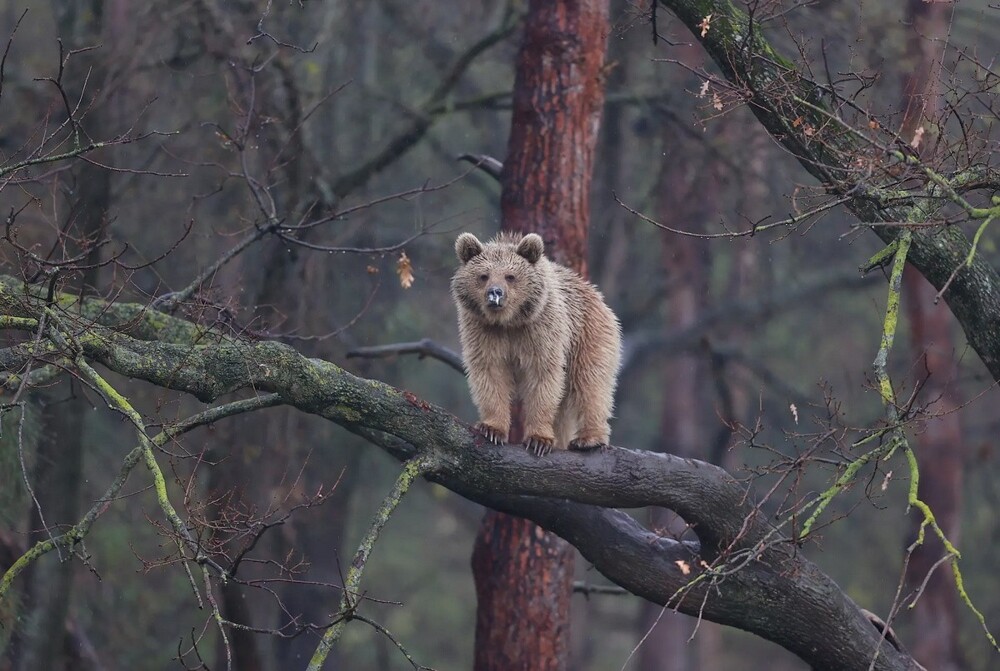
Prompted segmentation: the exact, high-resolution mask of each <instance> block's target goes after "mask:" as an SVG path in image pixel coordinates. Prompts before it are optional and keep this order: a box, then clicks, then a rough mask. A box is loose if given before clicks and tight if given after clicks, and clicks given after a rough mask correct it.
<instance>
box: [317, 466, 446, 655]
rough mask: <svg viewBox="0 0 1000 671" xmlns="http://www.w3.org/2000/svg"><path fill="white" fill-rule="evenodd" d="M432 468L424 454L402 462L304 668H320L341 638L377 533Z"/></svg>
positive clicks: (359, 597)
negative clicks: (330, 618)
mask: <svg viewBox="0 0 1000 671" xmlns="http://www.w3.org/2000/svg"><path fill="white" fill-rule="evenodd" d="M432 467H433V463H432V462H431V461H430V460H428V459H427V458H425V457H417V458H415V459H411V460H410V461H407V462H406V463H405V464H403V471H402V472H401V473H400V474H399V477H398V478H396V483H395V484H394V485H393V487H392V489H391V490H390V491H389V493H388V494H387V495H386V497H385V499H384V500H383V501H382V505H380V506H379V508H378V510H377V511H376V512H375V517H374V519H373V520H372V523H371V525H370V526H369V527H368V532H367V533H366V534H365V537H364V538H362V539H361V544H360V545H359V546H358V551H357V552H356V553H355V554H354V560H353V561H352V562H351V567H350V568H349V569H348V571H347V578H346V579H345V580H344V593H343V596H342V597H341V599H340V606H339V608H338V610H337V613H338V619H337V621H336V622H335V623H334V624H333V626H331V627H330V628H329V629H327V630H326V631H325V632H324V633H323V638H322V639H320V642H319V645H317V646H316V652H314V653H313V656H312V659H310V660H309V666H307V667H306V669H307V671H319V670H320V669H321V668H323V663H324V662H325V661H326V657H327V655H328V654H329V653H330V649H331V648H332V647H333V645H334V643H336V642H337V641H338V640H339V639H340V635H341V633H343V630H344V626H345V625H346V624H347V622H348V621H349V620H350V619H352V617H353V613H354V611H355V609H357V607H358V605H359V604H360V601H361V574H362V573H363V572H364V570H365V565H366V564H367V563H368V557H369V556H371V553H372V550H373V549H374V548H375V542H376V541H377V540H378V537H379V534H381V533H382V529H383V528H384V527H385V525H386V523H387V522H388V521H389V518H390V517H391V516H392V513H393V511H394V510H396V507H397V506H398V505H399V502H400V501H401V500H402V499H403V495H404V494H406V492H407V491H408V490H409V489H410V485H412V484H413V481H414V480H416V479H417V478H418V477H420V476H422V475H424V474H426V473H428V472H429V471H430V470H432Z"/></svg>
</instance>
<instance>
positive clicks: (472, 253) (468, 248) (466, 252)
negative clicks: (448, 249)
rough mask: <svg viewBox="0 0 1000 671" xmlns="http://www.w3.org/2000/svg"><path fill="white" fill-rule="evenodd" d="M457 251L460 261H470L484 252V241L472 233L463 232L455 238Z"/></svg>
mask: <svg viewBox="0 0 1000 671" xmlns="http://www.w3.org/2000/svg"><path fill="white" fill-rule="evenodd" d="M455 253H456V254H458V260H459V261H461V262H462V263H468V262H469V261H470V260H472V259H473V258H475V257H477V256H479V255H480V254H482V253H483V243H481V242H479V238H477V237H476V236H474V235H473V234H472V233H462V234H461V235H460V236H458V239H457V240H455Z"/></svg>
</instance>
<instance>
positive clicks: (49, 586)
mask: <svg viewBox="0 0 1000 671" xmlns="http://www.w3.org/2000/svg"><path fill="white" fill-rule="evenodd" d="M126 1H127V0H117V1H116V2H114V3H111V6H110V7H109V8H105V7H103V6H101V5H100V4H98V3H94V5H93V6H82V7H81V6H80V5H84V3H76V2H66V1H65V0H55V1H54V2H53V3H52V10H53V13H54V15H55V19H56V25H57V27H58V30H59V35H60V37H61V38H62V40H63V42H64V43H66V44H68V45H69V47H70V48H74V49H75V48H80V47H83V46H90V45H92V44H95V43H99V42H101V41H102V40H106V45H105V48H104V49H102V50H98V51H94V52H89V53H78V54H76V55H75V56H74V57H73V58H72V59H70V60H69V61H67V67H68V73H67V75H68V76H66V77H65V78H64V81H65V82H66V84H65V85H66V86H67V88H68V91H67V94H68V95H69V97H70V99H71V100H73V101H76V100H79V99H80V96H81V95H84V91H83V89H82V86H81V84H82V82H84V81H86V80H87V75H88V74H89V76H90V78H91V79H92V81H98V82H101V81H103V80H104V78H105V77H106V76H107V74H108V70H109V68H108V67H107V63H108V62H109V59H111V58H112V57H113V52H114V49H115V44H114V38H115V36H116V35H117V34H121V33H120V32H119V31H121V30H122V29H123V26H122V25H120V23H119V22H118V21H115V22H110V21H105V20H104V12H105V11H106V10H107V11H114V12H115V16H116V18H120V17H121V13H120V12H121V10H122V9H123V7H124V5H123V3H124V2H126ZM88 106H89V105H87V104H84V105H82V107H88ZM110 113H111V112H110V109H109V99H108V97H107V96H106V95H105V97H104V99H103V100H102V101H100V102H98V104H96V105H95V106H94V109H93V110H91V111H90V113H89V114H87V118H86V124H85V130H86V131H87V132H88V133H89V134H90V135H91V137H93V138H96V139H103V138H104V137H107V136H110V132H109V131H110V127H111V123H110V119H109V116H110ZM85 141H86V138H82V137H81V138H80V142H85ZM92 158H94V159H96V160H97V162H99V163H105V162H107V163H110V162H111V161H108V159H107V158H106V157H103V156H101V155H99V154H98V155H93V156H92ZM68 180H69V182H70V184H69V185H68V186H67V188H66V192H68V193H70V194H72V196H71V200H70V202H69V208H68V210H67V215H66V221H65V222H63V224H62V231H63V232H62V233H61V235H63V236H64V240H63V241H62V242H63V244H64V245H65V247H64V248H65V250H66V253H67V255H68V256H73V255H76V254H78V253H80V252H83V251H86V250H87V249H88V248H90V253H89V254H87V256H86V257H85V258H84V261H83V262H82V264H81V265H82V266H83V270H81V271H80V273H79V274H77V275H76V276H75V277H73V278H72V279H71V282H72V284H73V286H74V288H75V290H76V291H79V292H80V293H81V294H82V293H90V292H92V291H93V289H94V286H95V285H96V283H97V281H98V268H97V266H96V264H97V262H98V261H99V260H100V248H99V247H97V246H94V247H90V245H92V244H94V243H96V242H97V241H98V240H99V239H100V238H101V237H102V236H103V235H104V231H105V228H106V225H107V219H108V209H109V207H110V204H111V187H110V173H109V172H108V171H107V170H106V169H104V168H102V167H100V166H99V165H97V164H95V163H93V162H90V161H87V162H83V161H81V162H78V163H77V164H76V166H75V167H74V169H73V170H72V171H71V173H69V175H68ZM37 400H38V401H39V402H40V404H41V412H42V424H43V426H44V427H45V430H44V431H43V434H42V437H41V440H40V441H39V444H38V450H37V452H36V456H35V468H34V469H33V472H32V474H31V476H30V477H31V479H32V482H34V487H35V491H36V497H37V504H38V505H35V504H34V502H32V507H31V510H30V512H29V515H28V539H27V540H28V546H29V547H30V546H31V545H33V544H34V543H36V542H38V541H42V540H46V539H48V538H50V537H51V535H53V534H56V533H59V529H60V526H59V525H64V524H74V523H76V521H77V518H78V517H79V514H80V510H79V508H80V505H79V500H80V491H81V483H82V482H83V450H84V440H85V435H84V417H85V416H86V414H87V409H88V408H89V404H87V403H86V400H85V399H84V398H83V397H82V395H80V394H79V393H78V385H77V384H76V382H74V381H73V380H71V379H66V380H62V381H61V382H60V383H59V384H57V385H56V386H55V387H53V388H51V389H48V390H46V391H45V392H44V393H42V394H39V395H37ZM59 555H60V556H59V558H58V560H57V559H56V557H47V558H45V560H42V561H39V562H36V563H35V564H33V565H32V567H31V568H30V570H29V571H28V572H27V576H26V578H25V581H24V582H25V598H24V600H23V603H24V605H25V612H24V613H23V617H22V621H23V622H24V628H23V630H22V631H21V632H19V634H18V636H16V637H15V641H14V643H13V645H12V648H13V650H12V657H13V658H14V660H15V667H16V668H18V669H23V670H25V671H27V670H29V669H32V670H33V669H59V668H69V667H70V666H72V662H71V660H72V659H73V657H74V656H75V653H74V650H73V643H72V641H71V639H70V637H69V636H68V635H67V625H66V623H67V618H68V616H69V607H70V602H71V599H70V595H71V592H72V581H73V572H74V568H75V562H73V561H72V557H71V556H70V555H69V554H68V553H66V551H62V552H60V553H59Z"/></svg>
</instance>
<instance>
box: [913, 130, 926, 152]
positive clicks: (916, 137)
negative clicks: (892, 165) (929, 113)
mask: <svg viewBox="0 0 1000 671" xmlns="http://www.w3.org/2000/svg"><path fill="white" fill-rule="evenodd" d="M923 139H924V127H923V126H921V127H920V128H918V129H917V130H915V131H913V139H912V140H910V146H911V147H913V148H914V149H917V148H918V147H920V141H921V140H923Z"/></svg>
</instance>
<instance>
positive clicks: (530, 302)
mask: <svg viewBox="0 0 1000 671" xmlns="http://www.w3.org/2000/svg"><path fill="white" fill-rule="evenodd" d="M544 251H545V245H544V243H543V242H542V238H541V237H540V236H538V235H537V234H535V233H529V234H527V235H524V236H520V235H516V234H510V233H502V234H500V235H499V236H497V237H496V238H494V239H493V240H490V241H489V242H487V243H482V242H480V241H479V240H478V239H477V238H476V236H474V235H472V234H471V233H462V234H461V235H460V236H458V239H457V240H456V241H455V252H456V253H457V254H458V259H459V260H460V261H461V262H462V265H461V266H460V267H459V269H458V271H457V272H456V273H455V276H454V277H453V278H452V280H451V293H452V296H453V297H454V298H455V304H456V305H457V306H458V332H459V337H460V338H461V341H462V356H463V357H464V358H465V368H466V371H467V372H468V376H469V387H470V388H471V390H472V398H473V400H474V401H475V402H476V407H477V408H479V418H480V421H479V423H478V424H477V425H476V428H477V429H479V430H480V431H481V432H482V433H483V434H484V435H485V436H486V437H487V439H489V440H490V442H493V443H496V444H503V443H505V442H506V441H507V437H508V435H509V434H510V422H511V404H512V403H513V402H514V401H515V400H517V399H520V400H521V402H522V405H523V408H524V434H525V440H524V444H525V447H527V448H528V449H529V450H531V451H532V452H534V453H535V454H538V455H543V454H546V453H548V451H549V450H551V449H552V447H553V446H556V447H558V448H560V449H570V450H592V449H595V448H598V447H603V446H606V445H607V444H608V439H609V438H610V435H611V429H610V427H609V426H608V419H609V418H610V417H611V411H612V406H613V405H614V393H615V383H616V380H617V377H618V366H619V363H620V359H621V327H620V326H619V324H618V319H617V318H616V317H615V314H614V313H613V312H612V311H611V309H610V308H608V306H607V305H606V304H605V303H604V298H603V297H602V296H601V293H600V292H599V291H598V290H597V288H596V287H594V285H592V284H591V283H590V282H587V281H586V280H584V279H583V278H582V277H580V276H579V275H578V274H576V273H575V272H573V271H572V270H570V269H569V268H566V267H564V266H561V265H559V264H557V263H554V262H552V261H549V260H548V259H547V258H545V255H544Z"/></svg>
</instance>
